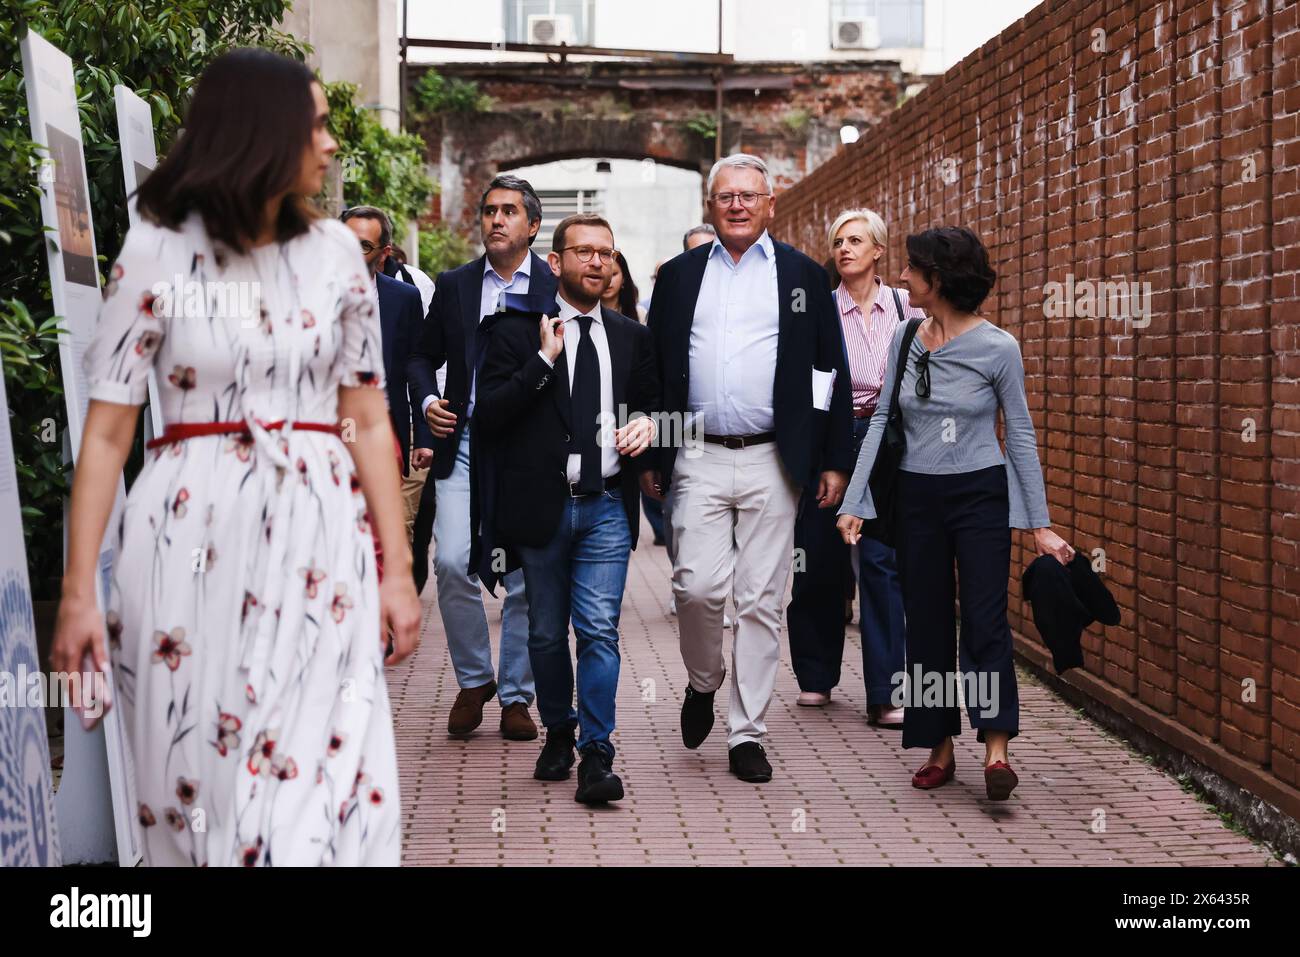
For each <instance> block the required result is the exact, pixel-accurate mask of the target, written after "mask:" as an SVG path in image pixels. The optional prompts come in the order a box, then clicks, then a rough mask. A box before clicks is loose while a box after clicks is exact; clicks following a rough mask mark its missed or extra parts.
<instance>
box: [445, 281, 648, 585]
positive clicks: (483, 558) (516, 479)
mask: <svg viewBox="0 0 1300 957" xmlns="http://www.w3.org/2000/svg"><path fill="white" fill-rule="evenodd" d="M530 298H532V297H531V296H530ZM556 311H558V310H556ZM548 314H550V315H554V313H552V312H548ZM540 319H541V316H540V314H538V313H520V312H513V311H510V312H505V313H502V314H500V315H498V316H496V317H494V319H493V321H492V322H491V323H490V325H489V324H487V323H485V326H488V330H489V336H488V346H487V354H486V356H485V357H484V360H483V368H482V370H481V371H480V373H479V383H478V396H477V398H476V400H475V405H474V436H475V438H474V446H475V448H474V452H473V455H474V461H475V468H476V470H477V472H476V475H477V477H476V480H475V482H474V487H475V492H476V495H475V496H474V500H473V501H472V503H471V516H472V517H471V524H472V526H473V528H475V529H476V530H478V532H479V536H478V538H479V540H478V541H476V542H475V544H474V546H473V547H472V554H471V557H470V567H471V568H477V569H478V573H479V577H480V579H481V580H482V581H483V582H484V583H485V584H487V585H488V587H489V588H491V587H493V585H494V584H495V580H496V579H497V578H499V577H500V574H501V565H502V563H501V562H498V563H497V568H496V569H495V570H494V569H493V568H492V567H491V566H492V564H493V563H492V557H493V550H494V549H496V548H498V547H502V548H505V549H506V556H507V557H506V562H505V563H504V564H505V567H506V569H507V570H508V569H513V568H514V567H517V565H518V561H517V557H516V556H515V555H513V554H512V552H511V547H512V546H516V545H528V546H542V545H545V544H546V543H547V542H549V541H550V540H551V538H552V537H553V536H554V535H555V531H556V529H557V528H558V527H559V523H560V519H561V516H562V514H563V510H564V504H565V502H567V501H568V497H569V485H568V478H567V476H566V467H567V464H568V458H569V434H570V430H571V425H570V416H571V407H570V400H569V364H568V359H567V357H566V356H565V354H564V353H563V352H561V353H560V354H559V355H558V356H556V358H555V367H554V368H551V367H550V365H548V364H547V362H546V360H545V359H543V358H542V357H541V356H540V355H539V354H538V350H539V348H540V347H541V335H540V333H539V330H538V324H539V322H540ZM601 321H602V323H603V325H604V328H605V338H606V341H607V342H608V343H609V357H610V362H611V364H612V366H613V368H612V369H611V378H612V380H613V387H614V388H613V391H614V410H613V411H614V414H615V416H619V414H620V407H624V408H625V409H626V410H627V415H628V417H629V418H634V417H636V415H637V414H638V413H644V414H646V415H652V414H653V413H655V412H656V411H658V408H659V382H658V378H657V376H656V374H655V362H654V351H653V348H652V346H651V342H650V332H649V330H648V329H646V327H645V326H643V325H641V324H640V323H639V322H637V321H636V320H635V319H629V318H627V317H626V316H623V315H621V314H619V313H617V312H614V311H612V310H610V309H604V308H602V309H601ZM566 348H569V346H568V345H566ZM621 424H622V423H621V422H619V423H616V425H621ZM654 452H655V449H654V447H653V446H651V447H650V448H648V449H646V450H645V451H644V452H642V453H641V455H639V456H637V457H636V458H629V457H627V456H620V459H619V465H620V467H621V473H620V478H621V480H622V492H623V511H624V513H625V514H626V516H627V524H628V529H629V530H630V531H631V534H632V547H633V548H635V547H636V543H637V533H638V531H639V529H640V525H641V496H640V484H639V476H640V473H641V470H642V469H643V468H645V467H653V464H654V460H653V455H654Z"/></svg>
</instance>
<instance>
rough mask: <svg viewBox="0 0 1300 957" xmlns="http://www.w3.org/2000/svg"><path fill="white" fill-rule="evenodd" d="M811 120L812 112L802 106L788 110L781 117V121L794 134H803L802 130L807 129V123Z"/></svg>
mask: <svg viewBox="0 0 1300 957" xmlns="http://www.w3.org/2000/svg"><path fill="white" fill-rule="evenodd" d="M811 120H812V113H811V112H810V111H809V110H805V109H802V108H799V109H793V110H790V111H789V112H788V113H786V114H785V116H783V117H781V122H782V123H784V124H785V128H786V129H788V130H789V131H790V132H791V133H792V134H794V135H795V136H801V135H803V132H804V130H806V129H808V123H809V121H811Z"/></svg>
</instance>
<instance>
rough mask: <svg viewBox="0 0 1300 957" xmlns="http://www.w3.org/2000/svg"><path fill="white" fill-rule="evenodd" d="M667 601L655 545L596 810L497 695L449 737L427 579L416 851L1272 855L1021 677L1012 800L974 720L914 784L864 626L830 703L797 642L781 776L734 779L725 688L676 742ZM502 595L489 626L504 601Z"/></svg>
mask: <svg viewBox="0 0 1300 957" xmlns="http://www.w3.org/2000/svg"><path fill="white" fill-rule="evenodd" d="M642 540H643V541H644V542H647V543H648V542H649V541H650V534H649V529H648V528H646V529H644V534H643V538H642ZM668 595H669V591H668V561H667V557H666V555H665V553H664V550H663V549H662V548H654V547H653V546H650V545H649V544H647V545H645V546H643V547H642V548H640V549H639V550H638V551H637V552H635V553H633V556H632V565H631V568H630V569H629V574H628V588H627V594H626V596H625V598H624V602H623V618H622V652H623V670H622V676H621V678H620V682H619V692H618V730H617V731H616V732H615V736H614V745H615V747H616V748H617V749H618V752H619V754H618V757H617V759H616V765H615V769H616V770H617V771H618V773H619V774H620V775H621V776H622V778H623V782H624V785H625V787H626V789H627V797H626V798H625V799H624V800H623V801H621V802H619V803H618V804H615V805H610V806H608V807H604V808H594V809H593V808H587V807H584V806H583V805H580V804H577V803H576V802H574V800H573V791H574V787H575V782H574V780H573V779H572V778H571V779H570V780H569V781H564V782H554V783H543V782H540V781H535V780H533V777H532V768H533V762H534V761H535V760H536V757H537V753H538V750H539V748H540V745H541V742H540V740H539V741H536V742H508V741H504V740H503V739H502V738H501V737H500V735H499V734H498V732H497V721H498V719H499V716H500V709H499V708H498V706H497V705H496V703H495V702H493V703H491V704H489V705H488V706H487V708H486V709H485V713H484V722H483V725H482V727H480V728H479V730H478V731H477V732H476V733H475V734H474V735H473V736H472V737H471V738H470V739H469V740H454V739H451V738H448V737H447V734H446V721H447V710H448V709H449V708H450V706H451V702H452V700H453V699H454V698H455V696H456V691H457V688H456V681H455V676H454V674H453V673H452V669H451V663H450V660H449V658H448V656H447V649H446V642H445V640H444V638H443V634H442V621H441V618H440V616H439V615H438V611H437V605H436V602H435V600H434V585H433V584H432V583H431V584H430V586H429V587H428V588H427V589H426V591H425V594H424V602H425V607H424V611H425V619H424V621H425V624H424V640H423V642H422V645H421V648H420V651H419V652H418V653H417V654H416V655H414V656H413V657H412V658H411V660H410V661H408V662H407V663H405V664H403V665H402V666H400V667H398V668H396V669H393V670H391V671H390V672H389V687H390V689H391V692H392V698H393V710H394V720H395V722H396V725H397V748H398V763H399V766H400V769H401V788H402V804H403V815H404V820H405V824H404V848H403V862H404V863H405V864H408V865H438V864H495V865H501V864H538V865H545V864H606V865H626V864H656V865H673V864H682V865H691V864H747V865H762V864H777V865H789V864H874V865H891V864H893V865H898V864H945V865H972V866H983V865H998V864H1065V865H1094V864H1101V865H1126V864H1127V865H1155V864H1187V865H1191V864H1216V865H1262V864H1270V863H1276V860H1275V858H1273V857H1272V855H1270V853H1269V852H1268V851H1267V850H1266V849H1264V848H1263V847H1262V846H1259V845H1256V844H1253V843H1252V842H1251V841H1250V840H1249V839H1247V838H1245V837H1243V836H1241V835H1239V834H1237V833H1235V832H1233V831H1232V830H1230V829H1228V828H1226V827H1225V826H1224V825H1223V824H1222V823H1221V822H1220V821H1219V819H1218V818H1217V817H1216V816H1215V815H1214V814H1213V812H1212V811H1211V810H1210V809H1209V808H1208V807H1207V806H1206V805H1204V804H1201V803H1200V802H1198V801H1197V800H1196V799H1195V798H1194V797H1193V796H1191V795H1190V794H1187V793H1185V792H1184V791H1183V790H1182V788H1181V787H1180V786H1179V784H1178V782H1177V781H1176V780H1175V779H1174V778H1172V777H1170V776H1168V775H1166V774H1164V773H1162V772H1160V771H1158V770H1156V769H1154V768H1153V767H1151V766H1149V765H1148V764H1146V763H1145V762H1144V761H1143V760H1142V759H1141V758H1140V757H1139V756H1137V755H1136V754H1135V753H1133V752H1132V751H1130V750H1128V748H1127V747H1125V746H1124V745H1123V744H1122V743H1120V742H1119V741H1117V740H1116V739H1114V738H1111V737H1109V736H1107V735H1106V734H1104V733H1103V732H1102V731H1101V730H1100V729H1099V728H1098V727H1097V726H1096V725H1094V724H1092V723H1091V722H1089V721H1087V720H1085V719H1084V718H1081V717H1079V716H1078V715H1076V714H1075V713H1074V711H1073V709H1071V708H1070V707H1069V706H1068V705H1067V704H1065V703H1064V702H1062V701H1061V700H1060V699H1058V698H1057V697H1056V696H1055V695H1054V694H1052V692H1050V691H1049V690H1048V689H1046V688H1045V687H1043V686H1042V685H1040V684H1038V683H1036V682H1034V681H1032V680H1031V679H1028V678H1026V676H1025V675H1024V674H1023V673H1022V674H1021V676H1020V677H1021V695H1020V706H1021V715H1022V722H1023V723H1022V734H1021V736H1020V737H1019V738H1017V739H1016V740H1015V741H1013V742H1012V748H1011V752H1012V762H1013V764H1014V766H1015V768H1016V770H1017V773H1018V774H1019V775H1020V786H1019V788H1018V789H1017V790H1016V792H1015V794H1014V795H1013V797H1012V798H1011V800H1010V801H1007V802H1006V803H1004V804H995V803H993V802H990V801H988V800H987V799H986V798H985V797H984V781H983V774H982V769H981V759H982V754H983V748H982V747H981V746H980V745H978V744H977V743H976V742H975V736H974V735H973V734H970V733H966V734H963V735H962V736H961V737H960V738H958V739H957V776H956V780H955V781H954V782H953V783H951V784H949V785H947V786H945V787H943V788H941V789H939V790H937V791H932V792H923V791H917V790H915V789H913V788H912V787H911V786H910V783H909V782H910V779H911V774H912V772H913V770H915V768H916V767H918V766H919V765H920V764H921V762H922V761H923V760H924V757H925V755H924V753H923V752H921V751H916V750H914V751H912V752H910V753H905V752H904V751H903V749H902V748H901V747H900V746H899V743H900V737H901V735H900V733H899V732H897V731H878V730H876V729H874V728H870V727H868V726H867V724H866V721H865V717H864V716H865V696H864V692H863V685H862V659H861V651H860V645H859V643H858V637H857V632H856V629H855V628H851V629H850V635H849V641H848V642H847V643H846V648H845V664H844V678H843V681H842V683H841V686H840V687H839V688H838V689H836V692H835V696H834V701H833V703H832V705H831V706H830V707H829V708H827V709H825V710H817V709H810V708H799V707H796V706H795V703H794V702H795V697H796V695H797V694H798V687H797V685H796V684H795V680H794V673H793V671H792V670H791V669H790V664H789V658H788V653H787V656H786V657H785V658H784V659H783V667H782V669H781V672H780V675H779V677H778V680H777V690H776V696H775V699H774V701H773V703H772V707H771V709H770V710H769V712H768V729H769V737H768V742H767V752H768V758H769V760H771V762H772V765H773V769H774V776H773V779H772V781H771V782H770V783H768V784H763V785H753V784H745V783H743V782H741V781H738V780H736V779H735V778H734V777H732V776H731V774H730V773H728V770H727V751H726V743H725V739H726V733H725V729H724V726H725V713H724V711H723V708H725V700H726V691H727V689H726V688H725V687H724V689H723V693H722V694H720V695H719V696H718V714H717V724H715V726H714V730H713V733H712V734H711V735H710V737H709V739H708V740H707V741H706V742H705V743H704V745H703V746H702V747H701V748H700V749H699V750H698V751H688V750H686V749H685V748H684V747H683V746H682V743H681V734H680V731H679V724H678V714H679V709H680V707H681V695H682V690H683V685H684V680H685V678H684V671H683V668H682V664H681V659H680V657H679V655H678V650H677V629H676V619H675V618H672V617H670V616H669V615H668V613H667V611H668V608H667V605H668ZM489 602H490V610H489V621H490V622H491V623H492V630H493V635H494V639H495V637H496V636H497V635H499V628H500V622H499V603H495V602H491V599H489ZM534 717H535V712H534ZM1094 821H1096V822H1098V829H1097V830H1094ZM801 823H802V825H803V827H802V829H800V824H801ZM1102 827H1104V829H1101V828H1102Z"/></svg>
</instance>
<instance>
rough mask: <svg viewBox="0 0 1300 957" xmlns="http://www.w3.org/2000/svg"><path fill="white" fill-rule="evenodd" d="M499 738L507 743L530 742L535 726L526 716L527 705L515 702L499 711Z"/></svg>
mask: <svg viewBox="0 0 1300 957" xmlns="http://www.w3.org/2000/svg"><path fill="white" fill-rule="evenodd" d="M501 737H503V738H505V739H506V740H508V741H532V740H533V739H534V738H536V737H537V725H535V724H533V719H532V717H530V716H529V714H528V705H526V704H524V703H523V702H522V701H515V702H513V703H512V704H508V705H506V706H505V707H504V708H502V709H501Z"/></svg>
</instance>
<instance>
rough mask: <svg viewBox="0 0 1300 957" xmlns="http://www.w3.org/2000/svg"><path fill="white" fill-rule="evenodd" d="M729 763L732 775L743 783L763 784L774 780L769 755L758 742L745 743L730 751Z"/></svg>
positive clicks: (728, 753)
mask: <svg viewBox="0 0 1300 957" xmlns="http://www.w3.org/2000/svg"><path fill="white" fill-rule="evenodd" d="M727 763H728V764H730V765H731V773H732V774H734V775H735V776H736V777H738V778H740V780H742V781H750V782H752V783H754V784H762V783H764V782H765V781H770V780H772V765H770V764H768V763H767V754H766V753H765V752H764V751H763V746H762V745H761V744H759V743H758V742H757V741H745V742H742V743H741V744H738V745H736V746H735V747H734V748H732V749H731V750H729V751H728V752H727Z"/></svg>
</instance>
